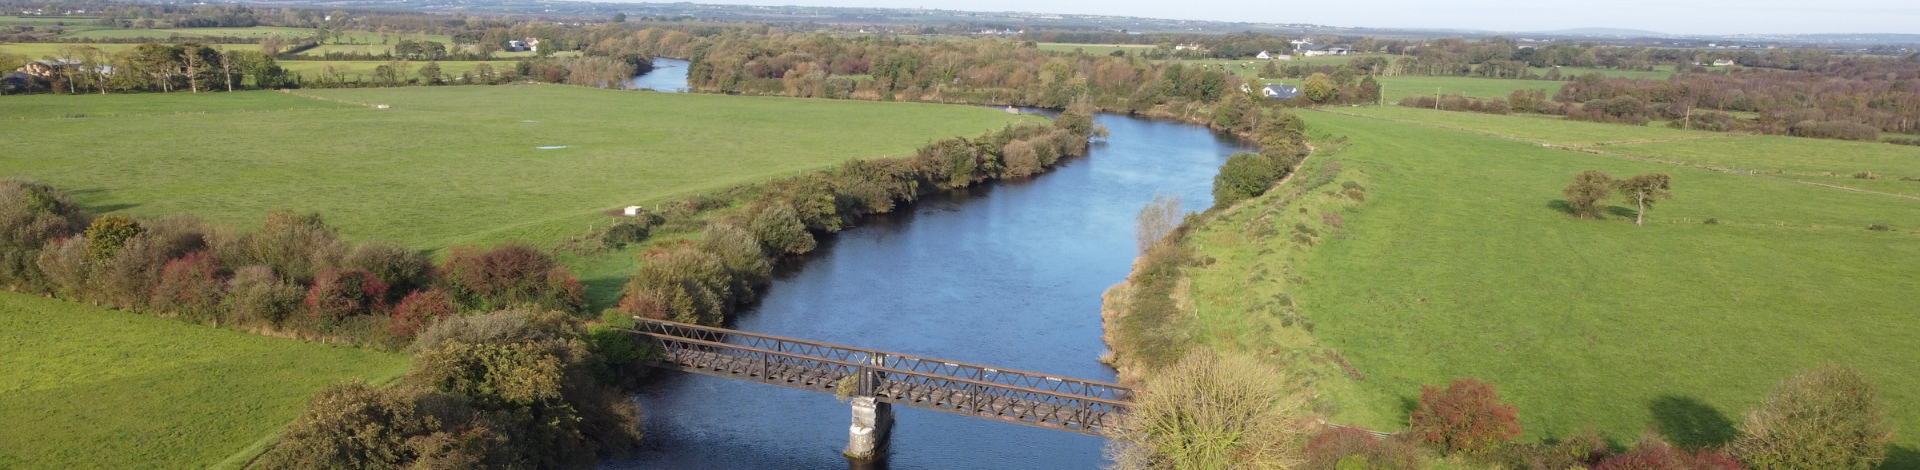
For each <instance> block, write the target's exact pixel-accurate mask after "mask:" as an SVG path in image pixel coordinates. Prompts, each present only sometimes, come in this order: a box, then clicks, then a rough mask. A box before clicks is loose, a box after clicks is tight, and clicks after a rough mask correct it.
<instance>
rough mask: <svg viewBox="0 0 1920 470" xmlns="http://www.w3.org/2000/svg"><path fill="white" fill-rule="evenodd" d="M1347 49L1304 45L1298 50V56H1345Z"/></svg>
mask: <svg viewBox="0 0 1920 470" xmlns="http://www.w3.org/2000/svg"><path fill="white" fill-rule="evenodd" d="M1347 52H1348V50H1347V48H1345V47H1338V46H1319V45H1306V46H1303V47H1301V48H1300V55H1304V56H1307V57H1315V56H1323V55H1347Z"/></svg>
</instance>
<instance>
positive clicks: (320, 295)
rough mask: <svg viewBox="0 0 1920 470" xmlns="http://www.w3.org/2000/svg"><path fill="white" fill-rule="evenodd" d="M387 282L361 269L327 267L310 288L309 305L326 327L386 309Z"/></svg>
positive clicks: (316, 318)
mask: <svg viewBox="0 0 1920 470" xmlns="http://www.w3.org/2000/svg"><path fill="white" fill-rule="evenodd" d="M386 296H387V284H386V283H383V282H380V278H378V277H374V275H373V273H369V272H366V271H365V270H360V269H347V270H340V269H323V270H321V271H320V273H319V274H316V275H314V277H313V287H312V288H310V289H308V290H307V308H308V309H310V310H312V312H313V318H314V319H315V320H319V321H320V326H322V327H327V328H330V327H333V326H337V325H339V324H340V322H341V321H344V320H346V319H347V318H350V317H355V316H360V315H368V314H372V313H374V312H377V311H380V310H385V309H386V307H387V306H386V300H385V299H386Z"/></svg>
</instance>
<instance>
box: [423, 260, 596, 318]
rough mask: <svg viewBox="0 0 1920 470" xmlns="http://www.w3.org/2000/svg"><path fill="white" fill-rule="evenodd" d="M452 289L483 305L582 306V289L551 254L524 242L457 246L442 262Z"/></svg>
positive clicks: (471, 303)
mask: <svg viewBox="0 0 1920 470" xmlns="http://www.w3.org/2000/svg"><path fill="white" fill-rule="evenodd" d="M440 275H441V279H442V280H443V282H444V283H445V284H446V286H447V290H448V293H450V294H453V295H454V297H455V298H458V299H460V301H461V302H463V303H465V304H467V305H469V306H472V307H475V308H477V309H480V310H488V309H496V308H502V307H507V306H512V305H515V304H532V305H538V306H540V307H542V308H549V309H555V310H564V311H568V312H573V311H578V310H580V307H581V305H582V304H583V303H584V298H583V297H582V294H583V290H584V288H583V287H582V286H581V285H580V281H578V280H575V279H574V278H573V275H572V274H570V273H568V272H567V269H566V268H564V267H561V266H560V264H559V263H558V262H555V261H554V260H553V257H552V256H549V255H547V254H546V253H543V252H540V251H539V250H535V249H533V247H529V246H526V245H520V244H506V245H501V246H498V247H495V248H494V249H492V250H488V251H480V250H477V249H474V248H454V249H453V250H451V251H450V252H449V253H448V254H447V261H446V263H444V264H442V265H441V266H440Z"/></svg>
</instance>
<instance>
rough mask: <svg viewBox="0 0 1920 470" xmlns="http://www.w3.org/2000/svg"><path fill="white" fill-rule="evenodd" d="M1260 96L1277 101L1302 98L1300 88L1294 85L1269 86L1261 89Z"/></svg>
mask: <svg viewBox="0 0 1920 470" xmlns="http://www.w3.org/2000/svg"><path fill="white" fill-rule="evenodd" d="M1260 94H1261V95H1263V96H1266V97H1267V98H1270V99H1276V100H1284V99H1291V98H1293V97H1296V96H1300V88H1299V87H1295V86H1293V85H1267V86H1263V87H1260Z"/></svg>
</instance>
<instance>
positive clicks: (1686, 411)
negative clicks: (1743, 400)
mask: <svg viewBox="0 0 1920 470" xmlns="http://www.w3.org/2000/svg"><path fill="white" fill-rule="evenodd" d="M1647 410H1648V411H1651V412H1653V421H1654V427H1655V428H1658V429H1659V430H1660V434H1661V435H1662V436H1666V438H1667V439H1668V440H1670V441H1672V442H1673V444H1674V445H1677V446H1680V447H1681V448H1686V449H1700V448H1707V447H1720V446H1724V445H1726V444H1727V443H1728V442H1733V439H1734V438H1735V437H1738V436H1739V435H1740V432H1739V431H1738V430H1736V429H1734V427H1733V420H1731V419H1727V415H1725V414H1722V413H1720V410H1719V409H1717V408H1714V407H1713V406H1712V405H1708V404H1706V403H1703V402H1701V401H1700V400H1699V399H1697V398H1693V397H1683V396H1677V395H1661V396H1659V397H1657V398H1654V399H1653V401H1652V402H1651V403H1648V404H1647Z"/></svg>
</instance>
